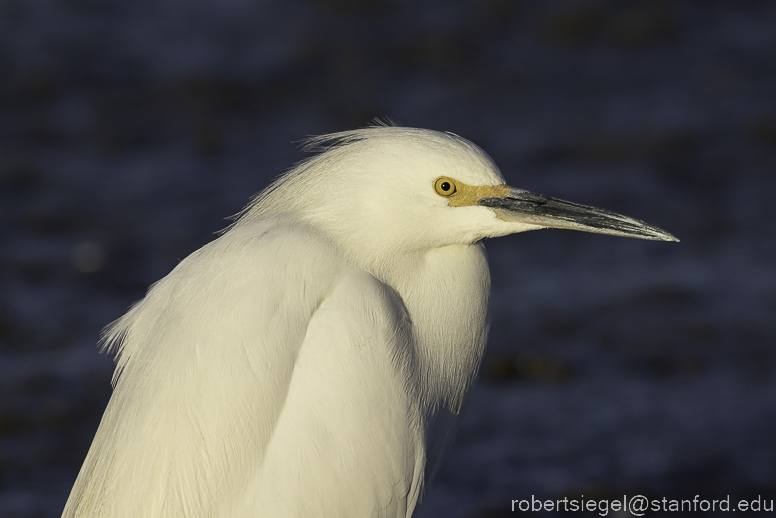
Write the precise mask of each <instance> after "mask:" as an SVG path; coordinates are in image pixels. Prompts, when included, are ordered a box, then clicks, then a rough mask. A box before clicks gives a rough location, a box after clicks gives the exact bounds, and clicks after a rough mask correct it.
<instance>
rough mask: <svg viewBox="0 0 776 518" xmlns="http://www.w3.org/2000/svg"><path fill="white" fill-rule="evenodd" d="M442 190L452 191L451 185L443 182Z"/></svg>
mask: <svg viewBox="0 0 776 518" xmlns="http://www.w3.org/2000/svg"><path fill="white" fill-rule="evenodd" d="M442 190H443V191H449V190H450V184H449V183H448V182H442Z"/></svg>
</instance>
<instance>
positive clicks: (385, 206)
mask: <svg viewBox="0 0 776 518" xmlns="http://www.w3.org/2000/svg"><path fill="white" fill-rule="evenodd" d="M307 148H308V149H311V148H313V149H314V148H323V149H324V150H325V151H324V152H323V153H321V154H319V155H317V156H315V157H313V158H311V159H309V160H307V161H305V162H302V163H301V164H299V165H298V166H297V167H295V168H294V169H292V170H291V171H289V172H288V173H286V174H285V175H283V176H282V177H280V178H279V179H278V180H277V181H275V183H274V184H273V185H271V186H270V187H269V188H268V189H267V190H265V191H264V192H263V193H261V194H260V195H259V196H258V197H257V198H256V199H255V200H254V202H253V203H252V204H251V205H250V206H249V207H248V208H247V209H246V211H245V214H244V216H243V218H244V219H246V220H250V219H251V218H252V217H255V216H257V215H266V214H271V213H276V214H277V213H285V214H292V215H294V216H295V217H298V218H299V219H301V220H302V221H304V222H307V223H309V224H311V225H314V226H315V227H316V228H319V229H322V230H324V231H325V232H326V233H327V234H328V235H329V236H331V237H332V239H333V240H334V241H335V242H336V243H337V244H339V245H340V246H342V248H343V250H344V251H345V252H346V253H348V255H350V256H351V257H352V258H354V259H355V260H356V262H357V263H358V264H360V265H362V266H365V267H369V266H370V265H374V262H375V261H391V260H392V258H394V257H397V256H405V257H406V256H407V254H412V253H413V252H415V251H418V252H422V251H424V250H428V249H432V248H439V247H443V246H447V245H454V244H459V245H467V244H471V243H474V242H477V241H479V240H481V239H484V238H488V237H497V236H504V235H507V234H513V233H516V232H523V231H526V230H534V229H539V228H548V227H555V228H568V229H574V230H584V231H587V232H595V233H602V234H612V235H618V236H625V237H635V238H640V239H655V240H666V241H675V240H676V238H674V237H673V236H672V235H670V234H668V233H666V232H664V231H662V230H660V229H659V228H657V227H654V226H651V225H648V224H646V223H644V222H643V221H639V220H636V219H633V218H629V217H626V216H622V215H619V214H615V213H613V212H609V211H606V210H603V209H597V208H594V207H588V206H585V205H579V204H576V203H571V202H566V201H562V200H559V199H556V198H551V197H548V196H543V195H539V194H534V193H531V192H528V191H524V190H521V189H517V188H513V187H510V186H508V185H506V182H505V180H504V177H503V176H502V175H501V172H500V171H499V169H498V167H497V166H496V165H495V164H494V162H493V160H492V159H491V158H490V157H489V156H488V155H487V154H486V153H485V152H484V151H483V150H482V149H480V148H479V147H477V146H476V145H474V144H472V143H471V142H469V141H468V140H466V139H463V138H461V137H459V136H457V135H454V134H452V133H440V132H436V131H431V130H424V129H414V128H399V127H392V126H376V127H370V128H366V129H361V130H355V131H347V132H342V133H337V134H333V135H327V136H325V137H321V138H313V139H311V140H310V141H309V142H308V145H307Z"/></svg>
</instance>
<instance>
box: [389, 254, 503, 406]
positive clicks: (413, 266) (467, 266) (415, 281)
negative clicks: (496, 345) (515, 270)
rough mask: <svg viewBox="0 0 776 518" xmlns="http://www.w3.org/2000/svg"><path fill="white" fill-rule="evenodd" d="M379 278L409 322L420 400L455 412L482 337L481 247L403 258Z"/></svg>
mask: <svg viewBox="0 0 776 518" xmlns="http://www.w3.org/2000/svg"><path fill="white" fill-rule="evenodd" d="M401 262H402V263H403V264H400V265H394V266H398V267H395V268H392V269H391V270H390V271H388V272H385V273H384V274H382V275H380V276H381V277H382V278H383V279H382V280H383V281H384V282H386V283H387V284H389V285H390V286H392V287H393V288H394V289H395V290H396V291H397V292H398V294H399V295H400V296H401V298H402V300H403V301H404V304H405V306H406V308H407V311H408V313H409V315H410V318H411V320H412V329H413V338H414V340H413V342H414V347H415V348H416V350H415V355H414V356H415V358H416V359H417V367H418V369H419V371H420V373H421V384H420V387H418V390H419V391H420V396H421V401H422V403H423V404H425V405H427V406H428V407H429V408H435V407H439V406H444V407H447V408H449V409H450V410H452V411H454V412H457V411H458V409H459V408H460V405H461V403H462V401H463V397H464V395H465V394H466V392H467V390H468V388H469V387H470V385H471V383H472V381H473V380H474V378H475V377H476V375H477V372H478V369H479V366H480V362H481V360H482V354H483V352H484V348H485V342H486V339H487V307H488V295H489V292H490V272H489V270H488V263H487V257H486V254H485V248H484V246H483V245H481V244H474V245H469V246H464V245H451V246H447V247H443V248H437V249H433V250H431V251H428V252H425V253H423V254H417V255H413V256H407V257H405V258H404V260H403V261H401Z"/></svg>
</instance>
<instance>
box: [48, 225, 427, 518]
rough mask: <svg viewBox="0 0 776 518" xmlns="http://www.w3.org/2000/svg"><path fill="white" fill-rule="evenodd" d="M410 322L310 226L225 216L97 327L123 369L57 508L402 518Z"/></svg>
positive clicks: (410, 437)
mask: <svg viewBox="0 0 776 518" xmlns="http://www.w3.org/2000/svg"><path fill="white" fill-rule="evenodd" d="M409 326H410V323H409V319H408V318H407V315H406V309H405V308H404V305H403V303H402V301H401V298H400V297H399V296H398V295H397V294H396V293H395V292H394V291H393V290H391V289H390V288H389V287H387V286H386V285H384V284H382V283H381V282H379V281H377V280H376V279H375V278H374V277H372V276H371V275H369V274H368V273H366V272H364V271H361V270H359V269H357V268H354V267H353V266H352V265H350V264H349V263H348V262H347V261H345V260H344V259H342V258H341V256H340V255H339V254H338V253H337V252H336V250H335V249H334V248H332V246H331V245H330V244H329V243H327V242H326V241H325V240H324V239H322V238H321V236H320V235H318V234H317V233H316V232H314V231H313V230H311V229H310V228H308V227H305V226H303V225H298V224H292V223H289V222H288V221H284V220H283V219H282V218H276V217H267V218H261V219H258V220H256V221H253V222H251V223H249V224H246V225H242V226H238V227H235V228H233V229H232V230H230V231H229V232H228V233H227V234H225V235H224V236H222V237H220V238H219V239H217V240H216V241H214V242H213V243H211V244H209V245H207V246H206V247H204V248H202V249H201V250H199V251H197V252H195V253H194V254H192V255H191V256H190V257H188V258H187V259H185V260H184V261H182V262H181V263H180V264H179V265H178V267H177V268H176V269H175V270H174V271H173V272H172V273H170V275H168V276H167V277H165V278H164V279H162V280H161V281H159V282H158V283H157V284H156V285H154V286H153V287H152V289H151V290H150V291H149V293H148V295H147V296H146V297H145V299H144V300H143V301H141V302H140V303H139V304H137V305H136V306H134V307H133V308H132V309H131V310H130V311H129V312H128V313H127V314H126V315H125V316H124V317H123V318H122V319H120V320H119V321H118V322H117V323H116V324H114V326H113V327H112V329H110V331H109V335H108V340H109V342H112V343H113V345H114V347H116V348H117V349H118V367H117V373H120V374H119V375H118V377H117V380H116V386H115V390H114V394H113V397H112V398H111V401H110V403H109V405H108V408H107V410H106V412H105V415H104V416H103V419H102V422H101V423H100V428H99V430H98V432H97V435H96V437H95V440H94V442H93V444H92V447H91V449H90V451H89V454H88V456H87V458H86V461H85V462H84V465H83V467H82V469H81V472H80V474H79V476H78V480H77V481H76V484H75V486H74V488H73V491H72V493H71V495H70V498H69V500H68V503H67V506H66V508H65V511H64V514H63V516H65V517H85V516H95V517H96V516H110V517H130V516H131V517H137V516H149V517H156V516H246V517H247V516H300V517H301V516H312V515H321V516H339V517H346V516H353V517H365V516H380V517H383V516H384V517H405V516H409V514H411V512H412V509H413V507H414V505H415V502H416V500H417V498H418V495H419V493H420V489H421V485H422V471H423V464H424V458H425V454H424V450H423V437H422V435H423V432H422V423H421V422H420V416H419V415H418V411H417V405H416V404H415V401H416V400H417V398H416V397H415V396H414V395H413V390H414V389H413V387H412V383H411V381H412V379H413V374H412V373H411V372H410V370H411V369H413V368H414V359H413V348H412V344H411V341H412V337H411V335H412V333H411V331H410V328H409Z"/></svg>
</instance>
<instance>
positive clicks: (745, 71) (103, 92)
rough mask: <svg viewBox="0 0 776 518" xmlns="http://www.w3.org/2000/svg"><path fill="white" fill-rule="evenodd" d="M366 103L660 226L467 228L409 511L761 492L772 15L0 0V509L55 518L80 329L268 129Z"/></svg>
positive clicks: (79, 400) (103, 318)
mask: <svg viewBox="0 0 776 518" xmlns="http://www.w3.org/2000/svg"><path fill="white" fill-rule="evenodd" d="M376 116H381V117H391V118H393V119H395V120H397V121H399V122H400V123H402V124H404V125H409V126H419V127H427V128H432V129H438V130H448V131H453V132H455V133H457V134H459V135H461V136H464V137H466V138H469V139H470V140H473V141H474V142H475V143H477V144H479V145H480V146H481V147H482V148H484V149H485V150H486V151H487V152H488V153H489V154H490V155H491V156H492V157H493V158H494V160H495V161H496V162H497V163H498V164H499V166H500V167H501V169H502V171H503V173H504V175H505V176H506V178H507V180H508V181H509V182H510V183H511V184H512V185H515V186H518V187H522V188H525V189H529V190H532V191H537V192H541V193H544V194H548V195H553V196H558V197H562V198H567V199H571V200H574V201H578V202H581V203H586V204H591V205H598V206H601V207H605V208H609V209H612V210H616V211H619V212H623V213H626V214H628V215H630V216H634V217H637V218H641V219H644V220H646V221H648V222H650V223H652V224H655V225H658V226H660V227H663V228H665V229H666V230H668V231H669V232H672V233H674V234H675V235H676V236H678V237H679V238H680V239H682V242H681V243H679V244H676V243H655V242H646V241H635V240H626V239H621V238H613V237H606V236H596V235H587V234H582V233H576V232H571V231H559V230H552V231H551V230H544V231H540V232H534V233H529V234H524V235H517V236H511V237H508V238H504V239H502V240H500V241H493V242H490V243H489V244H488V249H489V252H490V260H491V264H492V268H493V293H494V296H493V304H492V307H493V311H492V315H493V316H492V332H491V344H490V349H489V352H488V355H487V357H486V361H485V364H484V366H483V373H482V377H481V378H482V379H481V380H480V381H479V382H478V384H477V386H476V388H475V389H474V392H473V397H472V399H471V402H470V404H469V407H468V412H467V415H466V418H465V419H464V424H463V426H462V429H461V431H460V434H459V438H458V440H457V442H456V445H455V447H454V448H453V450H452V451H451V453H450V455H449V457H448V459H447V461H446V462H445V464H444V465H443V466H442V468H441V470H440V473H439V476H438V478H437V480H436V481H435V483H434V484H433V486H432V487H431V489H430V491H429V492H428V502H427V508H428V516H430V517H445V518H448V517H449V518H474V517H481V518H482V517H486V516H487V517H497V516H506V515H511V513H509V512H508V511H509V502H510V501H511V500H512V499H518V498H530V497H531V495H532V494H535V495H537V497H542V498H562V497H563V496H569V497H579V496H580V495H582V494H584V495H585V497H586V498H588V497H609V496H618V495H620V494H622V493H624V492H627V493H629V494H635V493H643V494H646V495H648V496H655V497H662V496H669V497H671V496H673V497H684V498H692V496H694V495H695V494H700V495H701V497H702V498H709V499H711V498H722V497H724V496H725V495H727V494H731V495H734V496H736V497H738V496H745V497H753V496H757V495H758V494H762V495H764V496H765V495H768V496H769V497H770V498H773V497H774V495H776V370H775V367H776V344H774V337H776V318H774V313H775V311H776V240H775V239H774V238H775V237H776V232H775V231H774V225H775V224H776V201H775V198H776V4H774V3H773V2H768V1H765V0H762V1H756V0H737V1H727V2H726V1H715V0H703V1H700V0H696V1H689V0H687V1H673V0H672V1H668V0H664V1H657V0H654V1H638V0H635V1H629V2H616V1H613V0H611V1H579V0H568V1H545V2H518V1H513V0H478V1H475V0H470V1H466V2H447V1H441V0H439V1H426V2H412V1H410V0H404V1H401V0H372V1H366V0H295V1H281V0H275V1H260V0H254V1H249V0H186V1H183V0H153V1H151V0H134V1H132V2H130V1H120V0H35V1H30V0H3V1H2V2H0V516H3V517H8V518H11V517H25V518H27V517H38V516H41V517H49V516H58V515H59V513H60V512H61V509H62V507H63V505H64V502H65V499H66V498H67V494H68V492H69V488H70V485H71V484H72V483H73V481H74V479H75V476H76V474H77V471H78V469H79V467H80V464H81V462H82V460H83V458H84V456H85V454H86V451H87V448H88V446H89V444H90V441H91V439H92V436H93V434H94V431H95V430H96V427H97V425H98V422H99V419H100V416H101V414H102V411H103V409H104V406H105V404H106V402H107V400H108V398H109V396H110V387H109V381H110V376H111V372H112V363H111V360H110V359H109V358H107V357H105V356H103V355H98V354H97V349H96V342H97V340H98V335H99V332H100V329H101V328H102V327H103V326H104V325H106V324H107V323H109V322H110V321H112V320H113V319H115V318H117V317H119V316H120V315H121V314H122V313H123V312H124V310H125V309H126V307H127V306H128V305H129V304H131V303H132V302H133V301H135V300H137V299H139V298H141V297H142V296H143V294H144V292H145V289H146V288H147V286H148V285H149V284H150V283H152V282H154V281H155V280H157V279H159V278H160V277H162V276H164V275H165V274H166V273H167V272H169V271H170V270H171V269H172V268H173V267H174V266H175V265H176V263H177V262H178V261H179V260H180V259H182V258H183V257H185V256H186V255H188V254H189V253H191V252H192V251H194V250H195V249H197V248H198V247H200V246H201V245H203V244H204V243H206V242H208V241H209V240H211V239H212V238H213V233H214V232H215V231H217V230H219V229H221V228H222V227H224V226H225V225H226V224H227V222H226V221H224V219H223V218H224V217H226V216H229V215H230V214H234V213H236V212H237V211H239V210H240V208H241V207H242V206H243V204H244V203H245V202H246V201H247V199H248V197H249V196H251V195H252V194H253V193H255V192H257V191H259V190H260V189H262V188H263V187H264V186H265V185H266V184H267V183H268V182H269V180H270V179H272V178H273V177H275V176H276V175H278V174H280V173H282V172H283V171H284V170H285V169H286V168H288V167H289V166H290V165H291V164H292V163H293V162H295V161H298V160H300V159H302V158H303V157H304V155H303V154H301V153H300V152H299V151H298V150H297V145H296V144H294V143H293V142H294V141H299V140H300V139H302V138H304V137H305V136H307V135H313V134H320V133H326V132H331V131H339V130H344V129H350V128H355V127H359V126H363V125H365V124H367V123H368V122H369V121H370V119H372V118H373V117H376ZM544 515H545V516H550V514H549V513H544Z"/></svg>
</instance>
